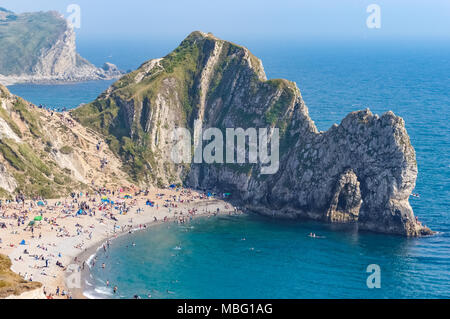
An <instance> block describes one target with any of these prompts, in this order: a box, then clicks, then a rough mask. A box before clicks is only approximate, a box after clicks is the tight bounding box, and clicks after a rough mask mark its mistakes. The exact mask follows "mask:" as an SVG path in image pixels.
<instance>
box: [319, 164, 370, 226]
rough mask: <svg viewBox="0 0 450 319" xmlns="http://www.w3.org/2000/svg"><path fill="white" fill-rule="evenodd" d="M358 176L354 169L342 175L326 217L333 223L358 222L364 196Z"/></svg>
mask: <svg viewBox="0 0 450 319" xmlns="http://www.w3.org/2000/svg"><path fill="white" fill-rule="evenodd" d="M359 187H360V183H359V181H358V177H357V176H356V174H355V173H354V172H353V171H352V170H348V171H346V172H345V173H344V174H342V175H341V178H340V179H339V181H338V182H337V185H336V190H335V192H334V195H333V197H332V199H331V205H330V208H329V209H328V211H327V215H326V218H327V220H328V221H329V222H331V223H352V222H358V218H359V210H360V209H361V205H362V197H361V190H360V188H359Z"/></svg>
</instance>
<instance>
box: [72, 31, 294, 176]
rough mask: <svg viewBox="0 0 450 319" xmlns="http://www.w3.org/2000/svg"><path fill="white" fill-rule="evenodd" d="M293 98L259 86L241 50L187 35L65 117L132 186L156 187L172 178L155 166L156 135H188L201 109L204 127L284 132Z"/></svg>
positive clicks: (268, 84) (286, 90)
mask: <svg viewBox="0 0 450 319" xmlns="http://www.w3.org/2000/svg"><path fill="white" fill-rule="evenodd" d="M203 90H205V92H203ZM296 95H297V91H296V87H295V85H294V84H293V83H291V82H289V81H286V80H270V81H266V80H265V75H264V70H263V69H262V65H261V63H260V61H259V60H258V59H257V58H256V57H254V56H253V55H252V54H251V53H250V52H249V51H248V50H247V49H245V48H244V47H242V46H239V45H236V44H234V43H231V42H228V41H223V40H219V39H217V38H215V37H214V36H212V35H210V34H208V35H206V34H204V33H201V32H193V33H191V34H190V35H189V36H188V37H187V38H186V39H185V40H184V41H182V42H181V44H180V45H179V46H178V47H177V48H176V49H175V50H174V51H173V52H171V53H170V54H168V55H167V56H165V57H164V58H163V59H160V60H152V61H148V62H146V63H144V64H143V65H142V66H141V67H140V68H139V69H137V70H136V71H134V72H131V73H129V74H127V75H125V76H124V77H122V78H121V79H120V80H119V81H117V82H116V83H115V84H113V85H112V86H111V88H110V89H109V90H108V91H106V92H104V93H103V94H102V95H100V97H99V98H98V99H97V100H95V101H94V102H92V103H90V104H87V105H85V106H83V107H80V108H78V109H76V110H74V111H72V113H71V114H72V116H73V117H74V118H75V119H77V120H78V121H79V122H80V123H81V124H82V125H84V126H87V127H90V128H92V129H94V130H95V131H97V132H99V133H101V134H103V135H104V136H105V137H106V140H107V141H108V143H109V145H110V147H111V149H112V150H113V151H114V152H115V153H116V154H118V155H119V156H121V158H122V159H123V161H124V163H125V168H126V169H127V171H128V172H129V173H130V175H131V176H132V177H133V178H134V179H135V180H137V181H148V182H157V181H158V177H161V175H165V177H169V176H170V175H174V174H175V175H176V173H175V172H174V171H175V169H173V170H171V169H170V168H169V169H168V168H167V167H164V168H163V167H162V165H161V164H160V163H161V162H163V161H167V158H164V155H163V154H162V153H164V151H163V150H162V149H161V148H163V147H164V145H163V146H160V147H158V146H156V147H155V145H154V144H158V143H156V142H158V138H159V139H160V138H161V134H162V133H161V131H163V130H168V129H169V128H176V127H185V128H188V129H189V130H190V131H191V133H192V132H193V125H194V120H196V119H198V118H199V116H203V115H202V114H203V113H202V112H203V111H202V110H201V109H202V108H204V109H208V110H210V109H212V111H211V113H205V114H204V118H203V122H204V123H206V122H208V123H210V124H209V125H212V126H216V127H219V128H223V129H224V128H226V126H227V123H230V122H232V123H233V124H234V126H235V127H242V128H247V127H267V126H270V127H273V126H278V127H280V128H281V129H282V131H283V132H284V130H285V129H286V127H287V125H288V123H287V122H288V119H287V117H286V114H287V113H288V111H289V109H290V108H291V107H292V105H293V104H294V99H295V96H296ZM238 96H239V98H238ZM161 112H162V113H164V114H165V116H166V117H162V116H161ZM156 117H158V118H157V119H156ZM155 139H156V141H155ZM166 154H167V153H166ZM156 166H159V167H158V169H157V167H156Z"/></svg>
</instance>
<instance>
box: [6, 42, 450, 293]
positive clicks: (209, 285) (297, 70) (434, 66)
mask: <svg viewBox="0 0 450 319" xmlns="http://www.w3.org/2000/svg"><path fill="white" fill-rule="evenodd" d="M242 44H245V45H247V46H249V48H250V49H251V50H252V52H253V53H254V54H255V55H257V56H258V57H260V58H262V60H263V63H264V66H265V69H266V73H267V75H268V77H269V78H287V79H289V80H293V81H295V82H297V84H298V86H299V87H300V89H301V91H302V95H303V98H304V99H305V101H306V103H307V105H308V107H309V111H310V115H311V117H312V119H313V120H314V121H315V122H316V125H317V126H318V128H319V129H320V130H327V129H328V128H329V127H330V126H331V125H332V124H333V123H339V122H340V121H341V120H342V119H343V118H344V117H345V116H346V115H347V114H348V113H349V112H351V111H354V110H359V109H364V108H367V107H369V108H370V109H371V110H372V111H373V112H375V113H379V114H381V113H383V112H385V111H388V110H393V111H394V112H395V113H396V114H397V115H400V116H402V117H403V118H404V119H405V121H406V125H407V130H408V133H409V134H410V136H411V140H412V144H413V146H414V147H415V149H416V152H417V160H418V165H419V177H418V181H417V188H416V192H417V193H420V194H421V198H420V199H411V204H412V206H413V208H414V211H415V213H416V215H417V216H419V218H420V220H421V221H423V222H424V223H425V224H427V225H428V226H430V227H431V228H432V229H433V230H435V231H438V232H439V234H438V235H436V236H434V237H431V238H423V239H405V238H400V237H395V236H384V235H377V234H370V233H354V232H353V231H349V230H339V229H338V230H335V229H333V228H331V227H330V226H324V225H318V224H315V223H294V224H293V223H284V222H274V221H267V220H265V219H262V218H258V217H230V218H224V217H221V218H214V219H210V220H198V221H195V222H194V223H193V224H192V226H193V228H186V227H183V226H176V225H171V226H170V227H169V228H167V225H166V226H158V227H156V228H154V229H153V228H152V229H151V230H149V231H147V232H142V233H137V234H133V235H131V236H126V237H123V238H120V239H118V240H116V241H114V242H113V244H112V249H111V251H109V252H108V255H102V254H100V255H99V262H97V265H101V263H102V262H103V261H104V262H105V263H106V264H107V270H108V271H107V272H106V271H102V270H101V269H94V270H93V272H92V274H93V278H92V279H91V281H92V284H94V287H93V288H91V289H89V294H90V295H91V296H93V297H122V298H129V297H132V296H133V295H135V294H140V295H141V296H142V297H145V296H147V294H148V293H150V294H152V296H153V297H155V298H438V297H445V298H449V297H450V209H449V204H448V201H449V199H450V161H449V159H450V124H449V121H450V118H449V113H450V112H449V110H450V46H444V45H439V44H433V45H429V44H426V45H425V44H412V43H406V44H402V43H389V44H384V45H375V44H355V45H346V46H344V45H336V44H333V45H331V44H330V45H320V46H319V45H306V44H304V45H299V44H297V45H292V44H289V45H279V44H277V45H269V44H267V43H265V44H264V45H262V44H260V43H253V44H252V43H242ZM105 47H108V49H105ZM173 47H175V45H172V44H170V45H169V44H168V43H166V42H165V43H161V44H160V45H158V43H153V44H148V45H146V46H139V45H138V44H136V43H134V44H133V43H125V44H124V45H117V44H115V45H113V44H112V43H111V45H110V46H103V47H102V48H101V49H93V46H92V45H87V44H86V45H84V46H83V45H80V50H81V53H82V55H83V56H85V57H86V58H88V59H90V60H91V61H93V62H94V63H96V64H101V63H102V62H104V61H106V60H109V61H111V62H113V63H116V64H117V65H118V66H119V67H121V68H122V69H124V70H128V69H133V68H135V67H137V66H139V65H140V64H141V63H142V62H144V61H145V60H146V59H150V58H156V57H160V56H163V55H164V54H165V53H167V52H169V51H170V49H171V48H173ZM127 50H128V51H127ZM129 50H132V52H135V54H134V55H133V56H132V57H131V56H129V54H127V52H129ZM109 84H110V82H89V83H81V84H73V85H62V86H45V87H40V86H30V85H16V86H11V87H10V90H11V91H12V92H13V93H15V94H18V95H21V96H22V97H24V98H26V99H28V100H30V101H32V102H34V103H36V104H45V105H48V106H54V107H58V106H66V107H75V106H77V105H79V104H80V103H86V102H89V101H91V100H93V99H94V98H95V97H96V96H97V95H98V94H100V93H101V92H102V91H103V90H104V89H106V88H107V87H108V85H109ZM311 232H315V233H317V234H320V235H322V236H324V237H326V238H324V239H317V240H312V239H310V238H309V237H307V234H309V233H311ZM244 237H245V238H246V240H245V241H242V240H241V239H242V238H244ZM131 242H136V244H137V246H136V247H134V248H126V246H127V245H128V246H129V245H130V243H131ZM178 245H181V248H182V249H181V250H174V248H175V247H176V246H178ZM369 264H378V265H380V267H381V271H382V288H381V289H375V290H370V289H368V288H367V286H366V279H367V276H368V274H366V268H367V266H368V265H369ZM106 280H109V281H110V282H111V283H112V284H113V285H118V287H119V294H118V295H116V296H112V294H111V291H110V290H109V289H106V288H105V285H104V282H105V281H106ZM167 291H169V292H167Z"/></svg>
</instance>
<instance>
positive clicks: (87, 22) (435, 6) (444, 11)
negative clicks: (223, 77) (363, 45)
mask: <svg viewBox="0 0 450 319" xmlns="http://www.w3.org/2000/svg"><path fill="white" fill-rule="evenodd" d="M122 3H123V2H119V1H106V0H99V1H95V2H94V1H87V0H77V1H76V2H74V1H73V0H69V1H66V0H62V1H59V0H58V1H55V0H43V1H39V3H37V2H35V1H31V0H21V1H20V2H19V1H17V0H4V1H2V4H1V5H0V6H1V7H4V8H6V9H8V10H11V11H14V12H16V13H23V12H32V11H48V10H56V11H59V12H60V13H62V14H64V15H65V16H66V17H68V16H69V15H70V13H68V12H67V8H68V6H69V5H70V4H76V5H78V6H79V8H80V9H81V15H80V18H81V19H80V22H81V25H80V28H77V29H76V32H77V36H78V40H79V41H90V40H100V41H101V40H106V39H113V38H121V39H122V38H126V39H130V40H134V41H136V40H139V39H161V40H167V41H170V42H173V41H178V40H182V39H183V38H184V37H185V36H186V35H188V34H189V33H190V32H192V31H195V30H201V31H204V32H212V33H213V34H215V35H217V36H218V37H220V38H223V39H227V40H231V41H234V42H239V41H244V42H245V41H269V42H272V41H279V42H281V43H282V42H286V41H293V42H302V41H309V42H310V41H332V42H340V41H346V42H348V41H357V42H359V41H361V42H371V41H404V42H408V41H411V40H415V41H436V42H440V41H443V40H449V39H450V1H448V0H431V1H426V2H425V1H417V0H412V1H411V0H409V1H407V0H398V1H395V2H393V1H387V0H378V1H376V0H343V1H332V0H320V1H315V2H313V3H312V2H309V1H294V0H281V1H277V2H267V1H254V0H249V1H236V0H231V1H227V2H226V3H218V2H215V1H214V2H212V1H206V0H195V1H191V2H189V3H185V2H177V1H150V2H143V1H140V0H129V1H127V2H126V3H124V4H122ZM371 4H377V5H379V7H380V9H381V27H380V28H375V29H369V28H368V27H367V24H366V21H367V18H368V17H369V15H370V13H367V7H368V6H369V5H371Z"/></svg>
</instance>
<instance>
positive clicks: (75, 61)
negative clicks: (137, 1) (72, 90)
mask: <svg viewBox="0 0 450 319" xmlns="http://www.w3.org/2000/svg"><path fill="white" fill-rule="evenodd" d="M121 75H123V72H121V71H120V70H118V69H117V67H116V66H115V65H113V64H110V63H107V64H105V65H104V66H103V67H102V68H97V67H96V66H94V65H92V64H91V63H89V62H88V61H87V60H86V59H84V58H82V57H81V56H80V55H79V54H78V53H77V51H76V45H75V32H74V30H73V27H72V26H70V25H69V24H68V23H67V21H66V20H65V19H64V17H63V16H61V15H60V14H58V13H57V12H36V13H24V14H20V15H16V14H14V13H13V12H11V11H8V10H5V9H3V8H0V83H2V84H3V85H11V84H14V83H26V82H32V83H57V82H76V81H87V80H101V79H113V78H118V77H120V76H121Z"/></svg>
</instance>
